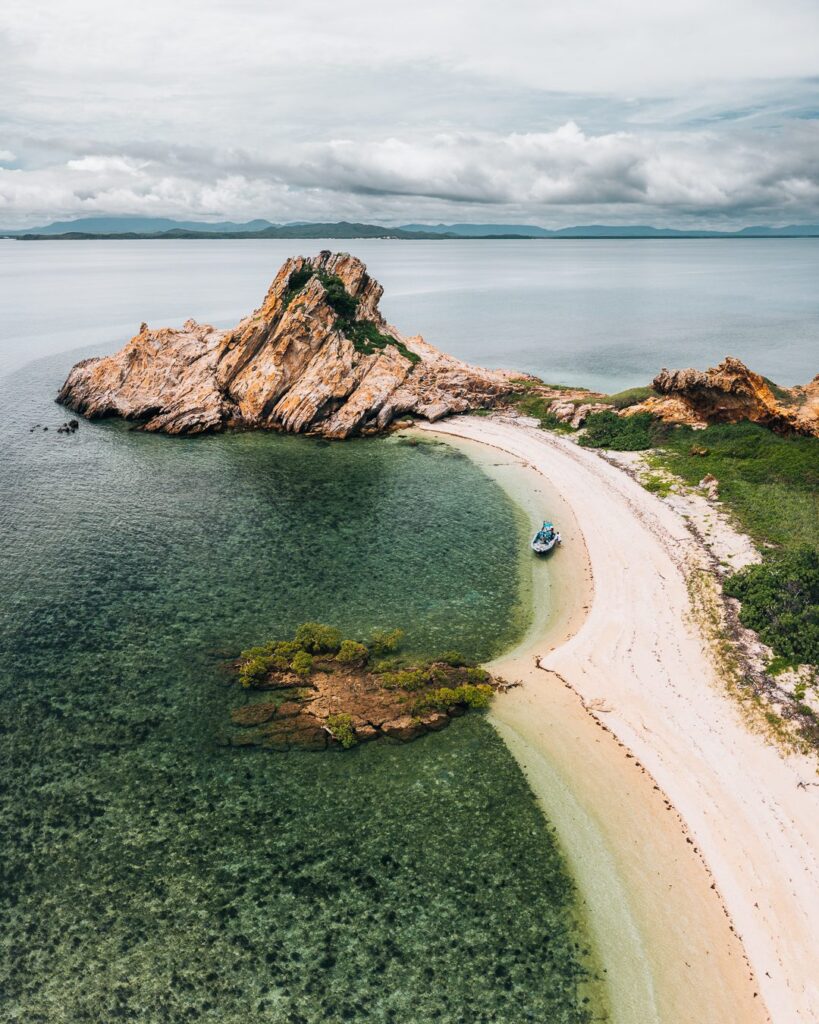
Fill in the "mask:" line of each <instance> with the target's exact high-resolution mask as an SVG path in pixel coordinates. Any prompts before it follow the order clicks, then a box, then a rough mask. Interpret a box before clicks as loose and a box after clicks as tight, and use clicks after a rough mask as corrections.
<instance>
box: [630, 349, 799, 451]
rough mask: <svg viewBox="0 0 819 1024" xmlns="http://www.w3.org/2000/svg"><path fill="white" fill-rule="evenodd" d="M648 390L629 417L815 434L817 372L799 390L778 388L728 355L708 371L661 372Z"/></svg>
mask: <svg viewBox="0 0 819 1024" xmlns="http://www.w3.org/2000/svg"><path fill="white" fill-rule="evenodd" d="M652 387H653V388H654V391H655V392H656V395H653V396H651V397H649V398H647V399H646V400H645V401H644V402H641V403H639V404H638V405H635V406H632V407H631V408H630V409H629V410H628V412H629V413H635V412H650V413H651V414H652V415H654V416H657V417H659V418H660V419H662V420H664V421H665V422H667V423H686V424H688V425H689V426H695V427H696V426H707V425H708V424H709V423H739V422H740V421H742V420H750V421H751V422H752V423H759V424H761V425H762V426H765V427H770V428H771V429H772V430H775V431H777V432H778V433H789V432H794V433H797V434H808V435H813V436H817V435H819V374H818V375H817V376H816V377H814V378H813V380H812V381H811V382H810V383H809V384H806V385H804V386H803V387H795V388H783V387H779V386H778V385H776V384H774V383H772V382H771V381H769V380H767V379H766V378H765V377H761V376H760V375H759V374H758V373H754V372H753V371H752V370H749V369H748V367H747V366H746V365H745V364H744V363H743V362H741V361H740V360H739V359H734V358H733V357H731V356H729V357H728V358H727V359H724V360H723V361H722V362H721V363H720V364H719V366H715V367H711V368H710V369H708V370H694V369H690V368H689V369H685V370H665V369H664V370H661V371H660V373H658V374H657V376H656V377H655V378H654V380H653V381H652Z"/></svg>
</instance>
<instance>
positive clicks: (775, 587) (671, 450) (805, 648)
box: [656, 423, 819, 672]
mask: <svg viewBox="0 0 819 1024" xmlns="http://www.w3.org/2000/svg"><path fill="white" fill-rule="evenodd" d="M656 458H657V460H658V461H659V462H660V463H661V464H662V466H663V467H664V468H665V469H668V470H670V471H671V472H672V473H675V474H676V475H677V476H679V477H682V479H683V480H684V481H685V482H686V483H687V484H689V485H692V486H695V485H696V484H697V483H698V482H699V480H701V479H702V477H703V476H705V474H706V473H711V474H713V476H715V477H716V478H717V480H718V481H719V493H720V498H721V500H722V501H723V502H724V504H725V505H726V506H727V507H728V508H729V509H730V510H731V512H732V513H733V514H734V516H735V518H736V519H737V522H738V524H739V526H740V527H741V529H743V530H744V531H745V532H746V533H747V534H748V535H749V536H750V537H752V538H753V540H754V541H755V542H756V543H757V544H758V545H760V547H761V549H762V551H763V553H764V556H765V560H764V562H763V563H762V564H761V565H758V566H749V567H747V568H746V569H742V570H740V572H738V573H736V574H735V575H734V576H732V577H731V578H730V579H728V580H727V581H726V584H725V592H726V593H727V594H728V595H729V596H732V597H736V598H737V599H738V600H739V601H741V602H742V608H741V611H740V621H741V622H742V623H743V625H745V626H747V627H748V628H749V629H753V630H755V631H756V632H757V633H758V634H759V636H760V639H761V640H762V641H763V642H764V643H766V644H767V645H768V646H769V647H770V648H771V649H772V650H773V652H774V655H775V659H774V661H773V662H772V664H771V667H770V669H769V671H771V672H776V671H783V670H784V668H785V667H787V666H789V665H791V664H793V663H794V662H805V663H808V664H811V665H816V664H817V663H819V564H817V559H819V554H818V553H819V438H814V437H802V436H799V435H787V436H786V435H780V434H775V433H773V432H772V431H770V430H768V429H767V428H765V427H761V426H759V425H758V424H756V423H724V424H715V425H713V426H710V427H706V429H705V430H692V429H691V428H690V427H675V428H674V429H673V430H670V431H669V432H668V433H667V435H666V436H665V437H664V438H663V441H662V450H661V451H659V452H658V453H657V456H656Z"/></svg>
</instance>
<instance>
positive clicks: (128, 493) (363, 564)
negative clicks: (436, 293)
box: [0, 359, 605, 1024]
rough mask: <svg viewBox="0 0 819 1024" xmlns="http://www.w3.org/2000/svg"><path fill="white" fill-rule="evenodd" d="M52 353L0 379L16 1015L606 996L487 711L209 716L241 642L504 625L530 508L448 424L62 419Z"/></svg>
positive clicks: (53, 1021)
mask: <svg viewBox="0 0 819 1024" xmlns="http://www.w3.org/2000/svg"><path fill="white" fill-rule="evenodd" d="M64 362H65V360H64V359H63V361H62V362H60V360H55V359H51V360H48V361H45V362H41V363H38V364H32V365H31V366H30V367H28V368H27V369H26V370H25V371H22V372H21V373H19V374H17V375H15V376H13V377H11V378H8V379H7V380H6V382H5V384H4V389H3V394H2V396H0V398H1V399H2V406H1V407H2V410H3V423H4V436H5V444H6V452H7V459H6V460H5V464H4V470H3V474H2V479H1V480H0V489H2V495H1V496H0V517H2V529H3V533H4V537H5V538H6V543H5V545H4V547H3V550H2V552H0V571H1V572H2V580H3V587H4V594H5V599H4V615H3V618H2V624H1V625H0V659H1V660H0V673H1V674H2V686H0V699H2V732H0V778H2V791H0V813H1V814H2V828H1V829H0V836H2V839H0V842H1V843H2V847H3V849H2V856H1V857H0V863H2V866H3V867H2V871H3V877H2V885H0V914H1V916H2V925H3V926H2V928H1V929H0V993H2V994H1V995H0V1020H3V1021H9V1022H11V1021H14V1022H20V1024H23V1022H25V1024H29V1022H38V1021H40V1022H44V1024H45V1022H48V1024H69V1022H70V1024H74V1022H77V1021H90V1022H97V1021H100V1022H102V1021H105V1022H106V1024H107V1022H109V1021H111V1020H114V1019H124V1020H135V1021H146V1022H147V1021H150V1022H154V1021H163V1020H167V1021H179V1020H204V1021H214V1022H215V1021H219V1022H220V1024H221V1022H232V1021H236V1022H238V1021H240V1020H241V1021H245V1020H247V1019H248V1018H251V1019H253V1020H257V1021H266V1022H267V1021H269V1022H277V1024H278V1022H287V1024H291V1022H292V1024H298V1022H300V1021H301V1022H305V1024H307V1022H318V1021H326V1020H352V1021H378V1022H381V1021H385V1022H386V1021H396V1022H399V1021H400V1022H407V1021H412V1022H419V1024H423V1022H426V1021H437V1022H447V1021H452V1022H456V1021H462V1020H465V1019H468V1020H471V1021H487V1022H489V1021H499V1022H500V1021H503V1022H505V1024H514V1022H517V1021H549V1022H566V1024H582V1022H588V1021H590V1020H593V1019H597V1020H599V1019H605V1017H604V1014H605V1010H604V1008H603V1000H604V995H603V987H604V986H603V983H602V980H601V979H599V978H597V977H596V970H595V967H594V963H595V958H594V956H593V951H592V950H591V949H590V947H589V942H588V939H587V936H586V933H585V931H584V927H583V922H582V918H583V912H582V910H583V908H582V906H581V900H580V898H579V896H578V894H577V892H576V889H575V887H574V884H573V881H572V879H571V877H570V875H569V873H568V871H567V869H566V866H565V862H564V859H563V856H562V853H561V850H560V846H559V843H558V840H557V838H556V836H555V834H554V831H553V830H552V828H551V827H550V825H549V824H548V822H547V821H546V820H545V818H544V817H543V816H542V814H541V812H540V810H539V808H538V806H537V804H536V802H535V799H534V797H533V795H532V793H531V791H530V790H529V788H528V786H527V784H526V782H525V780H524V778H523V775H522V774H521V772H520V770H519V768H518V766H517V764H516V763H515V761H514V759H513V758H512V756H511V755H510V754H509V752H508V751H507V749H506V747H505V746H504V744H503V743H502V741H501V739H500V738H499V737H498V735H497V734H496V733H495V731H494V730H493V729H492V728H491V726H490V725H489V724H488V723H486V722H485V721H484V720H483V719H482V718H480V717H478V716H469V717H467V718H464V719H460V720H459V721H457V722H456V723H455V724H454V725H453V726H452V727H451V728H450V729H449V730H447V731H446V732H445V733H440V734H435V735H430V736H427V737H424V738H422V739H421V740H419V741H417V742H416V743H413V744H410V745H407V746H394V745H388V744H385V743H377V744H372V745H369V746H367V747H364V748H361V749H356V750H353V751H351V752H348V753H344V754H341V753H328V754H312V753H308V754H299V753H288V754H276V753H271V752H267V751H237V750H231V749H227V748H225V747H222V746H221V745H220V730H221V728H222V724H223V722H224V721H225V718H226V714H227V709H228V707H229V706H230V705H231V703H232V702H234V699H235V694H234V693H232V692H231V689H230V687H229V686H227V685H226V682H227V680H226V674H225V662H226V660H227V659H229V658H230V657H232V656H235V654H236V653H237V651H238V650H239V649H240V648H241V647H242V646H246V645H248V644H250V643H252V642H254V640H256V638H257V637H258V636H260V635H266V636H267V635H276V634H281V635H284V634H286V633H287V632H289V631H291V630H292V629H293V628H294V627H295V626H296V625H297V624H298V623H299V622H301V621H303V620H305V619H317V620H323V621H328V622H332V623H333V624H335V625H338V626H339V627H340V628H342V629H343V630H344V631H345V632H346V633H348V634H350V635H356V634H358V633H362V634H363V633H366V632H367V631H368V630H369V629H371V628H372V627H374V626H383V627H392V626H402V627H403V628H404V629H405V630H406V631H407V637H408V648H409V649H411V650H414V651H417V652H418V653H427V652H430V653H431V652H434V651H436V650H439V649H440V648H441V647H446V648H452V647H457V648H460V649H462V650H463V652H464V653H465V654H467V655H469V656H472V657H477V658H488V657H491V656H493V655H495V654H497V653H499V652H500V651H502V650H504V649H506V648H507V647H509V646H511V645H512V644H513V643H514V642H515V641H516V640H517V639H518V638H519V637H520V636H521V635H522V633H523V631H524V630H525V628H526V624H527V618H528V614H529V600H528V594H527V590H526V585H525V583H526V581H525V579H524V578H523V576H522V564H521V561H520V558H521V554H520V553H521V550H523V549H525V537H526V531H527V527H528V524H526V523H525V522H523V520H522V517H521V515H520V513H519V511H518V510H517V509H516V507H515V505H514V504H513V503H512V502H511V501H510V500H509V499H508V498H507V497H506V495H505V494H504V493H503V492H502V490H501V489H500V488H499V487H498V486H497V485H496V484H495V483H494V482H493V481H492V480H490V479H489V478H488V477H486V476H485V475H484V474H483V473H482V472H481V470H480V469H479V468H478V467H477V466H475V465H473V463H471V462H470V461H469V459H467V458H466V457H464V456H463V455H462V454H461V453H460V452H458V451H457V450H455V449H453V448H451V447H449V446H447V445H441V444H430V443H428V442H424V443H420V444H416V443H402V442H401V441H400V439H391V440H387V441H383V440H373V441H362V442H357V443H354V444H328V443H326V442H316V441H315V440H310V439H303V438H292V437H280V436H277V435H270V434H227V435H222V436H218V437H211V438H204V439H198V440H182V439H168V438H164V437H149V436H145V435H142V434H139V433H137V432H133V431H132V430H130V429H129V427H128V426H127V425H125V424H122V423H120V422H116V421H109V422H104V423H101V424H98V425H93V426H92V425H89V424H86V423H82V424H81V426H80V428H79V430H78V431H77V432H76V434H72V435H56V434H55V428H56V426H58V425H59V423H60V422H61V420H62V419H63V418H64V417H63V415H62V410H60V409H59V408H58V407H56V406H54V405H53V402H52V394H53V389H54V386H55V383H59V380H60V379H61V372H62V369H63V363H64ZM35 424H39V426H38V427H36V429H32V428H33V427H34V425H35ZM43 426H49V430H48V431H44V430H43Z"/></svg>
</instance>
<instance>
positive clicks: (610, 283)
mask: <svg viewBox="0 0 819 1024" xmlns="http://www.w3.org/2000/svg"><path fill="white" fill-rule="evenodd" d="M322 248H328V249H342V250H347V251H349V252H352V253H354V254H355V255H357V256H359V257H361V258H362V259H363V260H364V261H365V262H366V263H367V266H368V268H369V270H370V273H371V274H372V275H373V276H374V277H376V278H377V279H378V280H379V281H380V282H381V283H382V284H383V286H384V299H383V302H382V308H383V311H384V314H385V315H386V317H387V319H388V320H390V322H391V323H393V324H395V325H396V326H397V327H398V328H399V330H401V331H402V332H403V333H405V334H408V335H411V334H422V335H423V336H424V337H425V338H426V339H427V341H429V342H431V343H432V344H434V345H437V346H439V347H440V348H443V349H444V350H445V351H447V352H451V353H452V354H453V355H456V356H458V357H460V358H462V359H467V360H470V361H472V362H476V363H479V364H483V365H487V366H504V367H509V368H512V369H517V370H522V371H526V372H528V373H534V374H537V375H538V376H540V377H543V379H544V380H547V381H549V382H552V383H565V384H573V385H578V384H581V385H586V386H588V387H592V388H595V389H599V390H602V391H605V392H608V393H613V392H615V391H619V390H621V389H623V388H626V387H631V386H634V385H637V384H645V383H647V382H648V381H649V380H650V379H651V377H652V376H653V375H654V374H655V373H656V372H657V371H658V370H660V369H661V368H662V367H664V366H666V367H670V368H674V367H679V366H697V367H702V368H704V367H706V366H709V365H714V364H715V363H716V362H718V361H719V360H720V359H722V358H723V357H724V356H726V355H734V356H738V357H739V358H740V359H742V360H744V361H745V362H746V363H747V364H748V365H749V366H750V367H751V368H752V369H754V370H756V371H757V372H759V373H762V374H764V375H765V376H768V377H770V378H771V379H773V380H775V381H776V382H778V383H780V384H784V385H793V384H797V383H806V382H807V381H808V380H810V379H811V378H812V377H813V376H814V374H816V373H817V372H818V371H819V288H817V286H816V282H817V281H819V239H816V238H791V239H743V240H735V241H731V240H718V239H717V240H709V239H679V240H659V239H658V240H613V241H609V240H563V241H536V240H529V241H512V240H499V241H484V240H478V241H438V242H436V241H416V242H408V241H387V240H383V241H382V240H361V241H359V240H345V241H339V240H336V241H324V242H322V241H321V240H316V239H310V240H307V241H299V240H288V239H284V240H260V241H245V240H233V239H226V240H224V241H219V240H202V241H190V240H178V241H170V240H169V241H147V240H146V241H133V242H128V241H111V242H106V241H95V242H16V241H12V240H6V241H3V240H0V375H2V374H3V373H4V372H9V371H11V370H13V369H15V368H18V367H20V366H22V365H23V364H24V363H26V362H28V361H29V360H31V359H36V358H38V357H40V356H45V355H51V354H55V353H59V352H65V351H67V350H69V349H71V350H76V351H78V352H80V351H81V352H82V354H86V355H88V354H91V353H98V352H110V351H114V350H115V349H117V348H119V347H120V346H121V345H122V344H123V343H124V342H125V341H127V340H128V338H130V337H131V336H132V335H133V334H135V333H136V331H137V330H138V328H139V325H140V323H141V322H142V321H143V320H144V321H147V322H148V323H149V324H150V325H151V326H156V327H158V326H163V325H179V324H182V323H183V322H184V321H185V320H187V319H188V318H189V317H193V318H194V319H196V320H199V321H200V322H204V323H213V324H215V325H217V326H230V325H232V324H234V323H236V322H237V321H238V320H239V319H240V318H241V317H242V316H244V315H246V314H247V313H249V312H250V311H251V310H253V309H255V308H256V307H257V306H258V305H259V304H260V302H261V300H262V297H263V296H264V293H265V291H266V289H267V287H268V285H269V284H270V281H271V280H272V278H273V276H274V274H275V273H276V271H277V270H278V268H279V266H280V265H281V263H282V262H283V261H284V260H285V259H286V258H287V257H288V256H290V255H311V254H313V253H316V252H318V251H319V250H320V249H322Z"/></svg>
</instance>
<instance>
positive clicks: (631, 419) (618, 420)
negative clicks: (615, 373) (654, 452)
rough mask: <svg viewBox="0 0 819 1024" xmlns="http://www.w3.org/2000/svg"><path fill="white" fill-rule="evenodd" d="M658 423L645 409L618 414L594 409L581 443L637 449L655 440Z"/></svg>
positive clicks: (625, 450)
mask: <svg viewBox="0 0 819 1024" xmlns="http://www.w3.org/2000/svg"><path fill="white" fill-rule="evenodd" d="M657 429H658V422H657V420H655V418H654V417H653V416H652V415H651V413H648V412H638V413H635V415H634V416H618V415H617V413H616V412H609V410H607V409H605V410H603V411H601V412H593V413H591V414H590V415H589V417H588V419H587V420H586V432H585V434H584V435H583V436H582V437H581V438H580V443H581V444H582V445H584V446H585V447H586V448H609V449H611V450H612V451H615V452H639V451H644V450H645V449H646V448H651V447H652V445H653V444H654V443H655V440H656V434H657Z"/></svg>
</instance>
